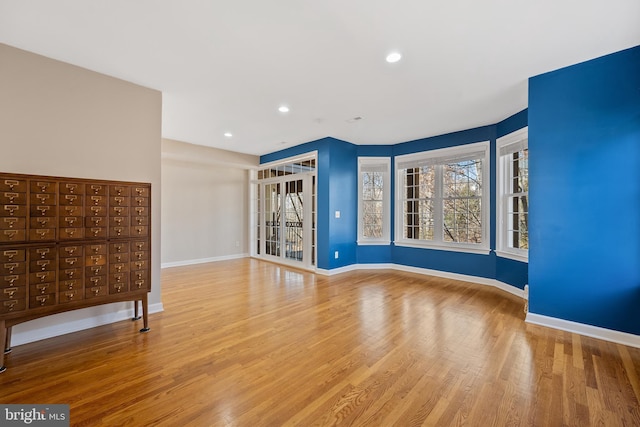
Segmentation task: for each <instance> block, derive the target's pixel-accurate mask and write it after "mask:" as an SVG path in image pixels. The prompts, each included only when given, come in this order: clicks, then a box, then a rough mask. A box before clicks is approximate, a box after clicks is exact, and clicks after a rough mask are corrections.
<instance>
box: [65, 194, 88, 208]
mask: <svg viewBox="0 0 640 427" xmlns="http://www.w3.org/2000/svg"><path fill="white" fill-rule="evenodd" d="M83 205H84V198H83V196H81V195H79V194H62V195H60V206H78V207H80V206H83Z"/></svg>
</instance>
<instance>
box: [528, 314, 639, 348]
mask: <svg viewBox="0 0 640 427" xmlns="http://www.w3.org/2000/svg"><path fill="white" fill-rule="evenodd" d="M525 322H527V323H531V324H533V325H539V326H546V327H548V328H553V329H559V330H561V331H567V332H572V333H575V334H579V335H584V336H587V337H591V338H597V339H601V340H605V341H610V342H614V343H617V344H622V345H627V346H629V347H636V348H640V335H634V334H629V333H626V332H620V331H614V330H612V329H606V328H601V327H598V326H592V325H587V324H584V323H578V322H572V321H570V320H563V319H558V318H556V317H549V316H544V315H542V314H536V313H531V312H529V313H527V317H526V318H525Z"/></svg>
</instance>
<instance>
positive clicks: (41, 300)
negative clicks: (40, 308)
mask: <svg viewBox="0 0 640 427" xmlns="http://www.w3.org/2000/svg"><path fill="white" fill-rule="evenodd" d="M48 299H49V295H39V296H37V297H36V301H38V302H39V303H40V305H45V304H46V303H47V300H48Z"/></svg>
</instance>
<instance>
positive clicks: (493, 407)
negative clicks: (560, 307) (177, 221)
mask: <svg viewBox="0 0 640 427" xmlns="http://www.w3.org/2000/svg"><path fill="white" fill-rule="evenodd" d="M162 287H163V303H164V307H165V311H164V312H163V313H157V314H152V315H151V316H150V319H149V320H150V326H151V332H149V333H148V334H140V333H138V329H139V328H140V322H131V321H123V322H118V323H116V324H112V325H107V326H102V327H98V328H93V329H90V330H87V331H82V332H77V333H74V334H69V335H66V336H61V337H56V338H52V339H48V340H44V341H40V342H36V343H31V344H26V345H22V346H18V347H16V348H14V350H13V352H12V353H11V354H10V355H9V356H8V357H7V361H6V364H7V367H8V369H7V371H6V372H5V373H3V374H1V375H0V402H1V403H68V404H70V405H71V424H72V425H74V426H103V425H104V426H125V425H128V426H172V427H173V426H251V427H253V426H284V425H287V426H288V425H292V426H293V425H299V426H316V425H317V426H328V425H359V426H417V425H426V426H449V425H470V426H506V425H512V426H519V425H521V426H560V425H569V426H589V425H593V426H595V425H604V426H618V425H620V426H622V425H627V426H630V425H640V409H639V404H638V402H639V399H640V380H639V378H640V350H639V349H634V348H630V347H625V346H622V345H617V344H612V343H609V342H604V341H600V340H596V339H591V338H587V337H582V336H579V335H575V334H570V333H565V332H560V331H555V330H552V329H547V328H543V327H540V326H535V325H528V324H525V323H524V321H523V319H524V313H523V305H524V304H523V301H522V300H520V299H518V298H516V297H513V296H510V295H509V294H506V293H503V292H501V291H499V290H495V289H493V288H489V287H484V286H481V285H476V284H468V283H464V282H457V281H454V280H446V279H440V278H432V277H427V276H421V275H417V274H410V273H402V272H395V271H366V272H365V271H358V272H351V273H344V274H340V275H336V276H332V277H322V276H316V275H314V274H311V273H307V272H302V271H297V270H293V269H289V268H285V267H282V266H277V265H274V264H270V263H266V262H261V261H257V260H252V259H242V260H234V261H225V262H218V263H210V264H202V265H197V266H190V267H178V268H171V269H166V270H163V273H162Z"/></svg>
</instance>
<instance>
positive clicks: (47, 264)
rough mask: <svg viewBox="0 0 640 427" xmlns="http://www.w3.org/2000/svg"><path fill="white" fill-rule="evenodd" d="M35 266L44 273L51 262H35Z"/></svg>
mask: <svg viewBox="0 0 640 427" xmlns="http://www.w3.org/2000/svg"><path fill="white" fill-rule="evenodd" d="M36 264H37V265H38V266H39V267H40V268H42V271H45V270H46V269H47V267H48V266H49V264H51V261H49V260H45V261H37V262H36Z"/></svg>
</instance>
